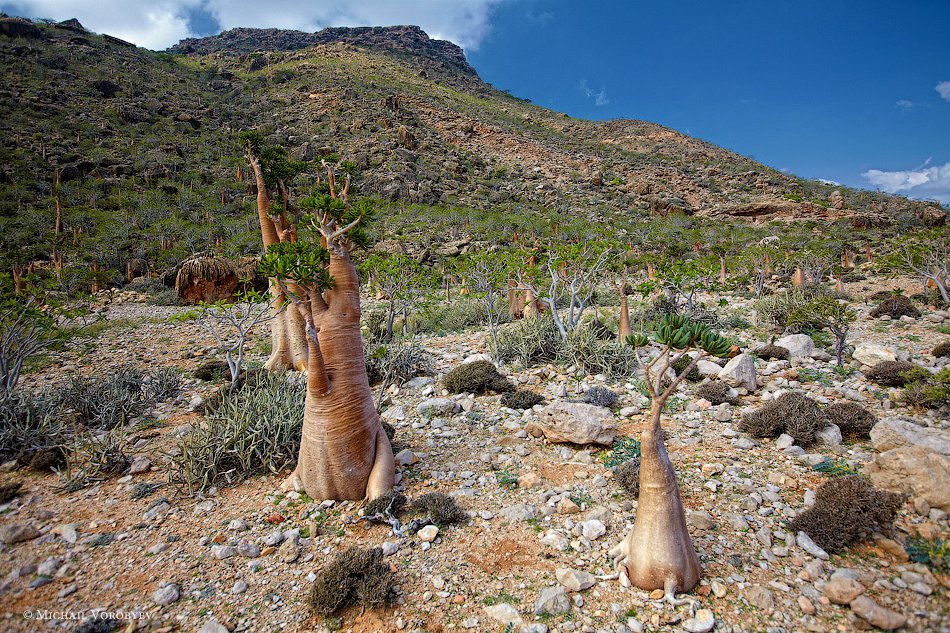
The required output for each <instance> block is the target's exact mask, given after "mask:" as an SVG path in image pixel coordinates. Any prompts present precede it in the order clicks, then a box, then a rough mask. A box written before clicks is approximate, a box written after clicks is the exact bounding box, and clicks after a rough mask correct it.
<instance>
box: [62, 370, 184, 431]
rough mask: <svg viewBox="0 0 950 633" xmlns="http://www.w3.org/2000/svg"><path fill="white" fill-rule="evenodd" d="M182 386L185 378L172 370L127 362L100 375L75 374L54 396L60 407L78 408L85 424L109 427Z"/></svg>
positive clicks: (125, 420) (80, 419) (121, 422)
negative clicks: (127, 363) (182, 378)
mask: <svg viewBox="0 0 950 633" xmlns="http://www.w3.org/2000/svg"><path fill="white" fill-rule="evenodd" d="M180 386H181V378H180V377H179V376H178V374H177V373H176V372H175V371H174V370H172V369H163V368H159V369H154V370H151V369H145V368H142V367H136V366H134V365H123V366H120V367H117V368H115V369H112V370H109V371H106V372H105V373H103V374H100V375H93V376H80V375H73V376H71V377H69V378H68V379H67V380H66V381H65V382H64V383H63V384H61V385H59V386H58V387H57V388H56V389H55V390H54V391H53V397H54V399H55V401H56V405H57V406H58V407H59V409H60V410H62V411H66V410H71V411H74V412H75V413H76V415H77V416H78V420H79V421H80V422H81V423H82V424H84V425H86V426H91V427H95V428H98V429H105V430H107V429H111V428H113V427H114V426H117V425H120V424H124V423H125V422H127V421H128V420H129V419H130V418H132V417H134V416H137V415H141V414H142V413H145V412H146V411H147V410H148V408H149V407H151V406H152V405H154V404H155V403H157V402H160V401H162V400H164V399H166V398H168V397H169V396H171V395H173V394H175V393H176V392H177V391H178V389H179V388H180Z"/></svg>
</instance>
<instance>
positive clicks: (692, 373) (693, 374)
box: [670, 354, 703, 382]
mask: <svg viewBox="0 0 950 633" xmlns="http://www.w3.org/2000/svg"><path fill="white" fill-rule="evenodd" d="M691 362H693V359H692V358H691V357H690V356H687V355H685V354H684V355H683V356H680V357H679V358H677V359H676V360H674V361H673V362H672V363H670V367H672V368H673V371H675V372H676V375H677V376H679V375H680V374H682V373H683V372H684V371H686V368H687V367H689V364H690V363H691ZM685 378H686V380H688V381H689V382H699V381H700V380H702V379H703V375H702V374H701V373H699V370H698V369H697V368H696V367H695V366H694V367H693V368H692V369H690V370H689V373H688V374H686V376H685Z"/></svg>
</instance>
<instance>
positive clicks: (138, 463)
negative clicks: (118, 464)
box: [129, 455, 152, 475]
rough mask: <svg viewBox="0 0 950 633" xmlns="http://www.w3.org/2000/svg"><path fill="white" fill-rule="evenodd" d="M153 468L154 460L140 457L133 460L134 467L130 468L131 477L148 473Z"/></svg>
mask: <svg viewBox="0 0 950 633" xmlns="http://www.w3.org/2000/svg"><path fill="white" fill-rule="evenodd" d="M151 468H152V460H150V459H149V458H148V457H146V456H144V455H139V456H138V457H136V458H135V459H134V460H132V465H131V466H129V474H130V475H139V474H141V473H147V472H148V471H149V470H151Z"/></svg>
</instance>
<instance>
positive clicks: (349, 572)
mask: <svg viewBox="0 0 950 633" xmlns="http://www.w3.org/2000/svg"><path fill="white" fill-rule="evenodd" d="M393 585H394V582H393V572H392V570H391V569H390V568H389V565H387V564H386V563H384V562H383V550H382V549H380V548H378V547H375V548H373V549H366V550H364V549H360V548H358V547H351V548H349V549H347V550H344V551H343V552H340V553H339V554H337V555H336V557H335V558H334V559H333V560H332V561H330V563H329V564H327V565H326V566H325V567H324V568H323V569H321V570H320V571H319V572H318V573H317V578H316V580H314V581H313V589H311V591H310V607H311V608H312V609H313V610H314V611H316V612H317V613H318V614H320V615H323V616H328V615H332V614H334V613H336V612H337V611H339V610H340V609H343V608H345V607H348V606H350V605H354V604H358V605H362V606H366V607H379V606H383V605H385V604H386V603H388V602H389V601H390V600H391V599H392V595H393Z"/></svg>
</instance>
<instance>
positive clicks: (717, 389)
mask: <svg viewBox="0 0 950 633" xmlns="http://www.w3.org/2000/svg"><path fill="white" fill-rule="evenodd" d="M696 395H697V396H699V397H700V398H705V399H706V400H709V401H710V402H711V403H713V404H722V403H724V402H727V403H729V404H731V405H737V404H739V396H737V395H733V391H732V387H730V386H729V385H727V384H726V383H724V382H722V381H721V380H710V381H709V382H707V383H705V384H703V385H700V386H699V389H697V390H696Z"/></svg>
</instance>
